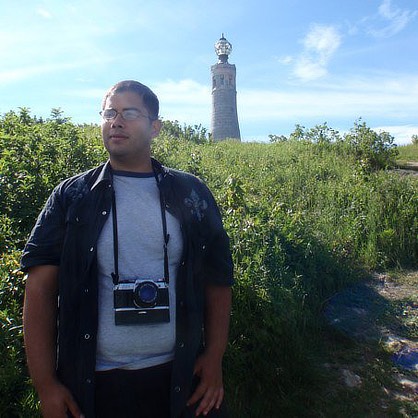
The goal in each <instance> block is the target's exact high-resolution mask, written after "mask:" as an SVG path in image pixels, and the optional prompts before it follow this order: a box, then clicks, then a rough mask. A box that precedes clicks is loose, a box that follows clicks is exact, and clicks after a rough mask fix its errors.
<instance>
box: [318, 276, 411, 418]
mask: <svg viewBox="0 0 418 418" xmlns="http://www.w3.org/2000/svg"><path fill="white" fill-rule="evenodd" d="M325 316H326V318H327V321H328V323H329V324H330V325H331V329H332V330H333V331H335V332H336V334H333V332H331V336H330V353H329V354H330V359H329V363H328V364H326V365H325V367H327V368H328V369H329V370H330V371H331V372H332V373H333V375H334V376H336V379H337V383H336V384H335V385H334V386H333V388H332V389H331V390H330V392H329V396H331V397H332V398H334V402H335V407H334V409H332V407H331V408H329V409H328V410H327V411H326V412H325V413H324V416H332V414H334V415H335V416H339V417H357V416H358V417H382V418H383V417H408V418H417V417H418V272H417V271H414V272H403V273H391V274H389V273H387V274H377V273H376V274H374V275H373V276H372V277H371V279H370V280H369V281H368V282H367V283H360V284H357V285H355V286H352V287H350V288H348V289H346V290H344V291H343V292H341V293H339V294H337V295H335V297H333V298H332V299H331V301H330V303H329V304H328V306H327V308H326V309H325ZM341 398H344V402H345V403H347V399H349V400H351V402H352V404H351V405H349V406H348V409H346V410H345V411H343V412H342V411H339V410H338V408H339V406H338V402H341ZM330 404H332V402H331V403H330ZM340 405H341V404H340ZM340 407H341V406H340ZM330 411H332V414H331V413H330Z"/></svg>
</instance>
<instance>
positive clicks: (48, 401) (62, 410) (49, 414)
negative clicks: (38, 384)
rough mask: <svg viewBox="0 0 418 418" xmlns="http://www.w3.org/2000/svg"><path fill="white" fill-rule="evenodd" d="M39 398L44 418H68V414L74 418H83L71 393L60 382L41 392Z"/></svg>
mask: <svg viewBox="0 0 418 418" xmlns="http://www.w3.org/2000/svg"><path fill="white" fill-rule="evenodd" d="M39 398H40V401H41V411H42V416H43V417H44V418H67V417H68V412H70V413H71V416H72V417H74V418H83V415H82V414H81V412H80V409H79V407H78V405H77V404H76V402H75V401H74V399H73V397H72V396H71V393H70V391H69V390H68V389H67V388H66V387H65V386H63V385H62V384H61V383H59V382H54V383H52V384H50V385H48V386H47V387H45V388H42V390H39Z"/></svg>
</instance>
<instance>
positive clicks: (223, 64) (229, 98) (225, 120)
mask: <svg viewBox="0 0 418 418" xmlns="http://www.w3.org/2000/svg"><path fill="white" fill-rule="evenodd" d="M215 51H216V55H217V56H218V62H217V64H215V65H212V67H211V74H212V128H211V131H212V138H213V139H214V140H215V141H221V140H223V139H226V138H233V139H238V140H240V139H241V135H240V132H239V125H238V113H237V90H236V83H235V80H236V69H235V65H234V64H230V63H229V62H228V55H229V54H230V53H231V51H232V45H231V44H230V43H229V42H228V41H227V40H226V39H225V38H224V35H223V34H222V37H221V38H220V39H219V41H218V42H216V44H215Z"/></svg>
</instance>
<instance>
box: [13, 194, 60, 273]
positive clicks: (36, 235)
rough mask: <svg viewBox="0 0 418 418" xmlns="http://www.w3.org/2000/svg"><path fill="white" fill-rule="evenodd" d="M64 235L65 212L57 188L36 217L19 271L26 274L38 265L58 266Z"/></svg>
mask: <svg viewBox="0 0 418 418" xmlns="http://www.w3.org/2000/svg"><path fill="white" fill-rule="evenodd" d="M64 234H65V211H64V210H63V207H62V204H61V200H60V192H59V187H57V188H55V189H54V191H53V192H52V194H51V195H50V196H49V198H48V200H47V202H46V204H45V206H44V208H43V209H42V211H41V213H40V214H39V216H38V219H37V221H36V223H35V226H34V227H33V229H32V232H31V234H30V236H29V239H28V241H27V243H26V245H25V248H24V250H23V254H22V258H21V261H20V267H21V270H22V271H24V272H27V271H28V269H29V268H30V267H33V266H38V265H56V266H58V265H59V264H60V258H61V251H62V247H63V240H64Z"/></svg>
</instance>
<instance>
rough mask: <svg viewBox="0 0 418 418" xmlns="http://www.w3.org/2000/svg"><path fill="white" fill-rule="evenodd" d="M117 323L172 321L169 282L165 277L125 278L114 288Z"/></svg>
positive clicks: (133, 323) (132, 323)
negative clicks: (157, 278)
mask: <svg viewBox="0 0 418 418" xmlns="http://www.w3.org/2000/svg"><path fill="white" fill-rule="evenodd" d="M113 300H114V308H115V324H116V325H135V324H155V323H160V322H170V302H169V293H168V284H167V283H166V281H165V280H164V279H159V280H152V279H136V280H124V281H121V282H119V283H118V284H116V285H115V286H114V288H113Z"/></svg>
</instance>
